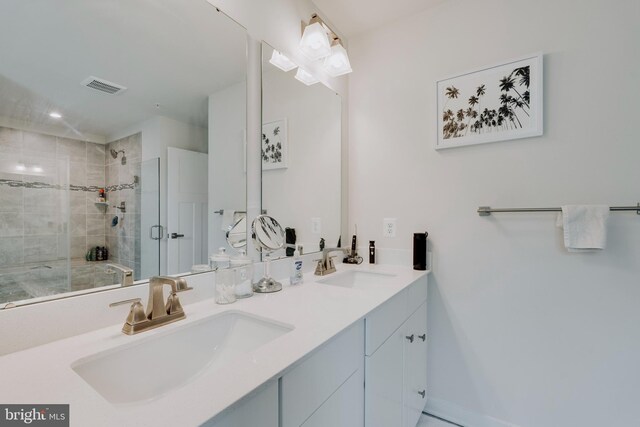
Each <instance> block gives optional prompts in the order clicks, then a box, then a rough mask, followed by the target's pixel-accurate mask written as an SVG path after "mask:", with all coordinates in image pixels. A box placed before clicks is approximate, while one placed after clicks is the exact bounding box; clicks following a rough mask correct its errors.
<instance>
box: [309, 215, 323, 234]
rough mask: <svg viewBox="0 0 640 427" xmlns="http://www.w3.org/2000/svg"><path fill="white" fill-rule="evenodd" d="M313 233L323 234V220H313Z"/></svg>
mask: <svg viewBox="0 0 640 427" xmlns="http://www.w3.org/2000/svg"><path fill="white" fill-rule="evenodd" d="M311 233H313V234H320V233H322V219H320V218H311Z"/></svg>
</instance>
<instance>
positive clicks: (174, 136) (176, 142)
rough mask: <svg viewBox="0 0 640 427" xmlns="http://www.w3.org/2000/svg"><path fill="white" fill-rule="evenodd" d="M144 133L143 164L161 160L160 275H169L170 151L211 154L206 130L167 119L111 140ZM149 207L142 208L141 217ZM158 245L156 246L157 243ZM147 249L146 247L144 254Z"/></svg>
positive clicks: (144, 233)
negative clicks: (162, 233)
mask: <svg viewBox="0 0 640 427" xmlns="http://www.w3.org/2000/svg"><path fill="white" fill-rule="evenodd" d="M137 132H142V161H145V160H149V159H155V158H159V159H160V225H162V226H163V227H164V230H165V236H164V238H163V239H162V240H160V269H161V271H160V274H166V273H167V270H166V269H167V239H166V231H167V148H168V147H174V148H182V149H184V150H191V151H197V152H199V153H206V152H207V150H208V142H207V129H206V128H202V127H199V126H193V125H190V124H187V123H184V122H181V121H178V120H174V119H171V118H168V117H163V116H156V117H153V118H151V119H149V120H146V121H144V122H142V123H138V124H135V125H133V126H131V127H129V128H127V129H123V130H122V131H120V132H118V133H117V134H113V135H111V136H110V137H109V140H110V141H113V140H116V139H119V138H122V137H124V136H127V135H132V134H135V133H137ZM148 208H150V207H149V206H142V207H141V209H142V216H143V217H146V218H149V217H150V215H149V214H145V209H148ZM148 232H149V230H145V229H143V230H142V236H148ZM154 244H155V243H154ZM144 249H145V246H143V250H144Z"/></svg>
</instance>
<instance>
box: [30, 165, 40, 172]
mask: <svg viewBox="0 0 640 427" xmlns="http://www.w3.org/2000/svg"><path fill="white" fill-rule="evenodd" d="M31 170H33V171H34V172H42V168H41V167H40V166H34V167H33V168H31Z"/></svg>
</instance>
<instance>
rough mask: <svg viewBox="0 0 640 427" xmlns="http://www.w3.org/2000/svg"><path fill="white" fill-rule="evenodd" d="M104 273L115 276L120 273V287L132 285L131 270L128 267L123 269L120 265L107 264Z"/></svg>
mask: <svg viewBox="0 0 640 427" xmlns="http://www.w3.org/2000/svg"><path fill="white" fill-rule="evenodd" d="M105 273H107V274H115V273H120V275H121V278H122V280H121V281H120V285H121V286H131V285H133V270H132V269H130V268H129V267H125V266H124V265H120V264H107V265H105Z"/></svg>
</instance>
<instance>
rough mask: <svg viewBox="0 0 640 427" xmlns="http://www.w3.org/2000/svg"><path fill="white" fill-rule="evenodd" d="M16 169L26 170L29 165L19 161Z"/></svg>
mask: <svg viewBox="0 0 640 427" xmlns="http://www.w3.org/2000/svg"><path fill="white" fill-rule="evenodd" d="M16 170H17V171H24V170H27V167H26V166H25V165H24V163H18V164H17V165H16Z"/></svg>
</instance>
